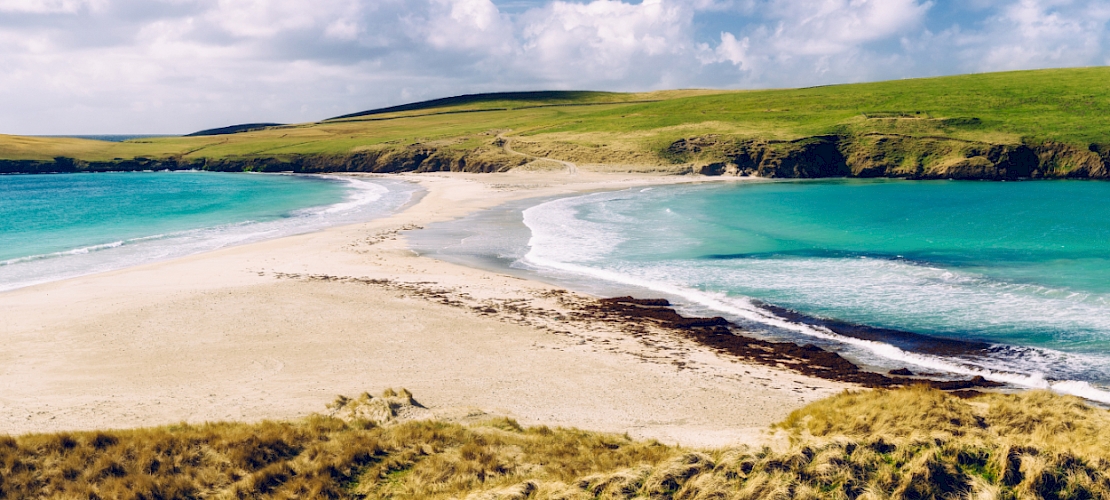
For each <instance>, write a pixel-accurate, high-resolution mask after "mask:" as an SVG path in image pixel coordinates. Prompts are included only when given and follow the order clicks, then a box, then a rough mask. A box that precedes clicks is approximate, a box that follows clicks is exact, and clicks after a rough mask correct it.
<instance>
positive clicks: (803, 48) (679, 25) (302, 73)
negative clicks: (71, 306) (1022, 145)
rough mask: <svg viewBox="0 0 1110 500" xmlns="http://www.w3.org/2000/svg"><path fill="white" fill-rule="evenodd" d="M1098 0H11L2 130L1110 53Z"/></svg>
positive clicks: (973, 66)
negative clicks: (493, 93) (508, 92)
mask: <svg viewBox="0 0 1110 500" xmlns="http://www.w3.org/2000/svg"><path fill="white" fill-rule="evenodd" d="M1104 4H1105V2H1101V1H1098V0H973V1H969V2H963V3H955V2H933V1H926V0H643V1H634V0H576V1H564V0H493V1H491V0H313V1H311V2H305V1H303V0H0V68H4V71H2V72H0V132H3V133H82V132H84V133H106V132H121V133H123V132H188V131H191V130H195V129H200V128H207V127H211V126H219V125H226V124H230V123H236V122H250V121H284V122H297V121H307V120H315V119H320V118H323V117H327V116H334V115H338V114H343V113H347V112H351V111H356V110H359V109H367V108H370V107H376V106H384V105H391V104H397V103H399V102H403V101H408V100H413V99H421V98H434V97H442V96H447V95H456V94H462V93H472V92H485V91H503V90H520V89H543V88H551V89H568V88H575V89H599V90H651V89H658V88H674V87H767V86H802V85H814V84H825V83H839V82H850V81H862V80H874V79H884V78H902V77H908V76H925V75H932V74H946V73H957V72H967V71H985V70H995V69H1016V68H1030V67H1040V66H1064V65H1084V64H1102V63H1107V62H1108V61H1110V50H1108V40H1107V37H1106V32H1107V22H1108V19H1110V7H1107V6H1105V5H1104Z"/></svg>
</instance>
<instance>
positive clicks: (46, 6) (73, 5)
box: [0, 0, 105, 14]
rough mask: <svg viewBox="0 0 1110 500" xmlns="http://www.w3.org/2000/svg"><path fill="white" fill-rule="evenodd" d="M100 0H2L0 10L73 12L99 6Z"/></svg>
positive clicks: (0, 0) (39, 12)
mask: <svg viewBox="0 0 1110 500" xmlns="http://www.w3.org/2000/svg"><path fill="white" fill-rule="evenodd" d="M104 3H105V2H104V1H100V0H0V12H18V13H27V14H73V13H76V12H78V11H80V10H82V9H88V8H98V7H101V6H103V4H104Z"/></svg>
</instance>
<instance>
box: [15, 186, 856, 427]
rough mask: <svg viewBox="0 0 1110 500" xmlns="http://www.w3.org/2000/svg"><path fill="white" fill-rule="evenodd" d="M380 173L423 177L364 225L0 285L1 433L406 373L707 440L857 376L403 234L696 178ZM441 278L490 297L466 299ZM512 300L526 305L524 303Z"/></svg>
mask: <svg viewBox="0 0 1110 500" xmlns="http://www.w3.org/2000/svg"><path fill="white" fill-rule="evenodd" d="M390 178H395V179H398V180H413V181H416V182H418V183H420V184H421V185H423V186H424V187H425V189H426V193H425V195H424V197H423V198H422V199H420V200H418V201H416V202H415V203H414V204H411V205H410V206H409V207H407V209H405V210H403V211H400V212H398V213H395V214H393V215H392V216H389V217H385V218H382V219H377V220H374V221H370V222H367V223H362V224H357V225H353V226H341V227H333V228H328V229H325V230H323V231H317V232H313V233H307V234H302V235H297V236H291V237H286V238H281V239H276V240H268V241H263V242H259V243H252V244H248V245H243V246H238V247H232V248H225V249H221V250H216V251H213V252H207V253H203V254H198V255H193V256H189V257H184V258H180V259H175V260H171V261H166V262H158V263H153V264H144V265H141V266H137V267H132V268H127V269H122V270H117V271H111V272H108V273H103V274H96V275H91V276H85V277H80V278H74V279H70V280H64V281H59V282H54V283H48V284H44V285H37V286H33V287H29V288H24V289H19V290H14V291H10V292H6V293H5V294H4V295H3V297H4V300H3V301H0V314H3V315H4V316H5V318H10V320H9V321H6V322H5V325H3V327H0V333H2V334H3V335H4V336H5V338H6V339H8V340H9V341H8V342H7V343H6V345H5V346H4V347H2V348H0V360H3V361H4V365H3V366H4V367H5V368H4V369H3V370H0V405H2V407H3V408H4V410H5V411H4V412H3V415H2V417H0V433H9V434H22V433H27V432H48V431H57V430H82V429H104V428H127V427H145V426H153V425H162V424H170V423H177V422H182V421H185V422H193V423H197V422H204V421H216V420H247V421H254V420H262V419H289V418H298V417H301V416H304V415H307V414H310V413H313V412H319V411H322V409H323V408H324V405H325V404H326V403H328V402H330V401H331V400H333V399H334V398H335V395H336V394H358V393H361V392H363V391H370V392H378V391H380V390H382V389H383V388H386V387H400V386H404V387H406V388H408V389H410V390H412V391H413V392H414V393H415V394H419V395H420V397H421V401H422V402H423V403H424V404H426V405H427V406H428V407H429V408H430V409H431V410H432V412H433V413H434V414H435V416H436V417H438V418H442V419H445V420H452V419H456V420H457V419H465V418H467V417H468V416H472V415H474V414H483V413H490V414H499V415H507V416H510V417H513V418H516V419H518V420H519V421H520V422H521V423H522V424H525V425H550V426H566V427H578V428H583V429H591V430H597V431H604V432H617V433H625V432H627V433H629V435H631V436H635V437H641V438H653V439H659V440H660V441H665V442H672V443H681V444H684V445H688V446H716V445H728V444H736V443H742V442H747V443H750V442H755V441H758V440H760V439H762V438H761V437H760V436H762V434H763V432H764V431H765V429H766V428H767V427H768V425H770V424H771V423H774V422H776V421H779V420H781V419H782V418H784V417H785V416H786V415H787V414H788V413H789V412H790V411H791V410H793V409H796V408H799V407H801V406H804V405H805V404H807V403H809V402H812V401H815V400H818V399H822V398H824V397H826V396H829V395H832V394H835V393H837V392H840V391H842V390H844V389H846V388H850V387H854V385H851V384H843V383H837V382H830V381H827V380H822V379H816V378H812V377H805V376H801V375H798V374H795V373H792V372H788V371H785V370H782V369H777V368H771V367H766V366H760V365H756V364H747V363H737V362H734V360H728V359H724V358H722V357H720V356H718V355H717V354H716V353H714V352H712V351H711V350H709V349H706V348H704V347H701V346H698V345H696V344H695V343H693V342H690V341H689V340H686V339H681V338H672V337H670V336H667V335H653V336H652V337H651V338H649V339H647V341H646V342H644V341H643V340H644V339H636V338H628V336H627V335H624V334H622V333H621V332H620V331H619V328H610V327H609V326H608V325H600V324H596V322H587V323H584V324H582V325H578V326H572V327H565V328H563V327H559V326H557V325H558V323H559V322H558V321H555V322H551V319H550V318H546V319H545V315H547V314H550V311H554V310H557V309H558V307H559V304H558V301H557V300H555V298H554V296H553V295H551V294H552V293H553V292H555V291H557V290H558V287H553V286H551V285H547V284H544V283H539V282H535V281H529V280H524V279H521V278H518V277H512V276H505V275H501V274H497V273H491V272H488V271H482V270H478V269H472V268H466V267H463V266H458V265H455V264H450V263H446V262H442V261H438V260H434V259H431V258H428V257H419V256H416V255H414V252H412V251H411V250H409V249H408V248H407V244H406V242H405V241H404V237H403V235H404V233H405V232H406V231H407V230H409V229H412V228H415V227H420V226H423V225H424V224H428V223H431V222H436V221H442V220H449V219H453V218H457V217H461V216H463V215H466V214H469V213H474V212H475V211H478V210H483V209H486V208H489V207H492V206H496V205H499V204H502V203H504V202H507V201H512V200H515V199H522V198H526V197H535V196H544V195H556V194H570V193H575V192H584V191H588V190H597V189H609V188H622V187H628V186H632V185H652V184H673V183H676V182H691V181H702V180H705V179H699V178H675V177H673V176H650V175H649V176H645V175H636V174H593V173H580V174H579V175H577V176H567V175H564V174H550V175H548V174H537V173H534V172H529V173H523V174H520V173H508V174H492V175H491V174H477V175H468V174H454V175H452V174H423V175H407V176H403V177H400V178H397V177H392V176H391V177H390ZM713 180H715V179H713ZM291 275H322V276H337V277H344V278H352V279H359V280H389V281H390V282H394V283H410V284H420V283H422V284H424V285H421V286H424V287H427V284H429V283H431V284H434V285H435V287H437V288H439V289H442V290H443V291H444V293H441V294H439V295H438V296H431V295H425V296H421V295H419V294H415V292H414V291H412V290H405V289H396V288H394V289H390V288H388V287H382V286H367V285H366V284H363V283H352V282H345V281H343V280H333V281H318V280H316V281H314V280H297V279H288V278H287V276H291ZM279 276H286V277H279ZM447 292H450V293H447ZM450 294H456V295H458V296H459V297H463V296H465V297H466V298H467V300H474V301H478V302H489V303H490V304H493V305H494V306H495V307H493V308H494V309H495V310H496V311H499V312H498V314H497V315H496V317H494V315H491V314H490V313H488V312H482V311H477V310H474V309H469V310H463V309H461V308H459V307H456V306H453V305H451V304H449V302H450V301H452V300H457V299H454V298H452V296H451V295H450ZM444 301H446V302H448V303H444ZM525 303H530V304H532V306H530V307H537V308H541V309H543V311H542V312H540V313H537V314H528V312H527V311H526V310H525V309H524V308H522V305H523V304H525ZM488 305H489V304H487V306H488ZM556 317H557V316H556ZM532 322H536V323H534V324H533V323H532ZM544 322H548V323H549V324H548V325H545V324H543V323H544ZM541 326H546V327H545V328H541ZM676 361H677V362H680V363H683V365H682V366H679V365H676V364H675V362H676Z"/></svg>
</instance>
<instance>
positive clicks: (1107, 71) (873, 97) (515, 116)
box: [0, 67, 1110, 164]
mask: <svg viewBox="0 0 1110 500" xmlns="http://www.w3.org/2000/svg"><path fill="white" fill-rule="evenodd" d="M510 97H511V98H506V97H505V96H497V95H491V96H486V97H481V96H479V97H476V98H471V99H462V100H458V101H451V102H447V103H442V104H438V105H437V104H435V103H433V104H432V105H431V107H426V106H415V107H414V109H407V110H404V111H396V112H389V113H377V114H370V115H365V116H356V117H351V118H341V119H333V120H324V121H321V122H316V123H306V124H299V125H291V126H284V127H276V128H271V129H266V130H261V131H254V132H247V133H241V134H234V135H222V136H201V137H167V138H156V139H140V140H133V141H128V142H125V143H105V142H98V141H89V140H79V139H60V138H37V137H16V136H0V159H10V160H50V159H52V158H55V157H59V156H64V157H69V158H75V159H79V160H85V161H109V160H114V159H131V158H136V157H145V158H168V157H177V158H182V159H195V158H244V157H281V156H283V155H311V154H350V153H355V152H359V151H367V150H388V149H398V148H405V147H411V146H413V145H423V146H427V147H435V148H439V149H445V150H454V151H473V150H478V149H482V148H486V149H489V148H493V147H494V146H493V145H494V144H495V141H496V136H497V135H498V134H505V135H507V136H509V137H517V138H519V139H520V141H521V143H522V148H525V149H526V150H528V151H533V152H542V153H543V155H550V156H552V157H558V156H559V154H560V152H562V153H563V154H565V155H569V156H570V157H569V158H564V159H571V160H583V161H590V160H605V159H608V158H611V157H613V156H614V155H616V156H618V157H619V156H620V155H625V156H627V157H628V158H630V159H631V160H630V162H632V161H635V162H640V163H643V162H654V163H657V164H667V163H668V162H670V161H672V160H673V159H668V158H667V157H666V155H665V154H664V151H665V149H666V148H667V146H668V145H670V144H672V143H673V142H674V141H676V140H678V139H682V138H688V137H698V136H705V135H710V134H718V135H723V136H728V137H736V138H744V139H761V140H793V139H799V138H804V137H810V136H820V135H830V134H834V135H840V136H862V135H865V134H893V135H904V136H909V137H943V138H951V139H961V140H967V141H977V142H983V143H989V144H1018V143H1021V142H1023V141H1033V142H1046V141H1050V142H1061V143H1066V144H1070V145H1073V146H1075V147H1077V148H1081V149H1083V150H1086V149H1087V148H1088V147H1089V146H1090V145H1091V144H1103V145H1105V144H1110V68H1107V67H1098V68H1079V69H1053V70H1038V71H1020V72H1008V73H990V74H978V75H963V76H952V77H941V78H926V79H913V80H899V81H889V82H878V83H865V84H852V85H834V86H825V87H814V88H804V89H783V90H760V91H705V90H688V91H683V90H678V91H665V92H654V93H641V94H618V93H604V92H577V93H567V92H558V93H550V94H543V93H538V94H537V93H529V94H523V95H518V96H510ZM352 111H354V110H352ZM591 152H593V153H591ZM594 153H596V154H594ZM575 155H577V157H575Z"/></svg>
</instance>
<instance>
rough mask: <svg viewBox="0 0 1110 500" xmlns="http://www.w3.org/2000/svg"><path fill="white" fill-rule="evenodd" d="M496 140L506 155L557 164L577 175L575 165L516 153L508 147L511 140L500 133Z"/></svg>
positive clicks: (569, 172)
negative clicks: (499, 142)
mask: <svg viewBox="0 0 1110 500" xmlns="http://www.w3.org/2000/svg"><path fill="white" fill-rule="evenodd" d="M497 139H498V140H500V141H501V147H502V148H503V149H504V150H505V152H506V153H509V154H511V155H517V156H523V157H525V158H528V159H530V160H532V161H537V160H548V161H553V162H555V163H559V164H561V165H562V166H563V167H565V168H566V169H567V173H568V174H570V175H578V166H577V165H575V164H574V163H573V162H569V161H563V160H556V159H554V158H542V157H539V156H532V155H530V154H526V153H521V152H520V151H517V150H515V149H513V148H512V146H511V145H510V144H511V142H512V139H509V138H508V137H505V133H504V132H501V133H499V134H497Z"/></svg>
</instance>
